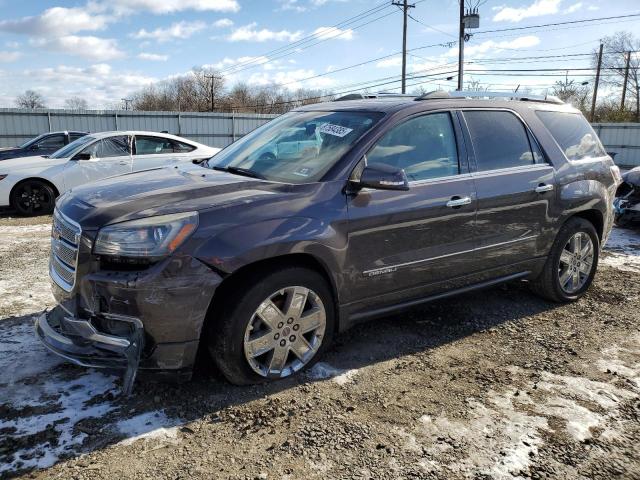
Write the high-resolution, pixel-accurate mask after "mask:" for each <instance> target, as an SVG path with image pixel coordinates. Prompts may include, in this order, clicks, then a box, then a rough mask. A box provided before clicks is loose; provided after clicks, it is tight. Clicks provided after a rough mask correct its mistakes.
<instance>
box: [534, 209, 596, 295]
mask: <svg viewBox="0 0 640 480" xmlns="http://www.w3.org/2000/svg"><path fill="white" fill-rule="evenodd" d="M599 252H600V239H599V237H598V234H597V232H596V229H595V227H594V226H593V224H592V223H591V222H589V221H587V220H585V219H583V218H578V217H574V218H571V219H569V220H568V221H567V223H565V224H564V225H563V226H562V228H561V229H560V231H559V232H558V235H557V237H556V240H555V242H554V243H553V247H552V248H551V252H550V253H549V257H548V258H547V261H546V263H545V266H544V269H543V271H542V273H541V274H540V276H539V277H538V278H537V279H535V280H534V281H533V282H532V288H533V290H534V291H535V292H536V293H538V294H539V295H540V296H542V297H544V298H547V299H549V300H552V301H554V302H560V303H563V302H572V301H575V300H578V299H579V298H580V297H582V296H583V295H584V294H585V293H586V291H587V290H588V289H589V286H590V285H591V283H592V282H593V278H594V277H595V273H596V269H597V266H598V255H599Z"/></svg>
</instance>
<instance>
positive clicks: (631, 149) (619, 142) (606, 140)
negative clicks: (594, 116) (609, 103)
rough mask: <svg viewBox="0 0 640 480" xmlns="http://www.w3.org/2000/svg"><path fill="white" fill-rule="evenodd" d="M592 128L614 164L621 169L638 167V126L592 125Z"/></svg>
mask: <svg viewBox="0 0 640 480" xmlns="http://www.w3.org/2000/svg"><path fill="white" fill-rule="evenodd" d="M593 128H594V130H595V131H596V133H597V134H598V136H599V137H600V140H601V141H602V143H603V144H604V147H605V149H606V150H607V152H609V153H616V154H617V155H616V156H615V162H616V164H617V165H620V166H623V167H637V166H640V124H638V123H594V124H593Z"/></svg>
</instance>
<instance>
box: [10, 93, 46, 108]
mask: <svg viewBox="0 0 640 480" xmlns="http://www.w3.org/2000/svg"><path fill="white" fill-rule="evenodd" d="M16 105H17V106H18V107H20V108H46V105H45V104H44V97H43V96H42V95H40V94H39V93H38V92H36V91H34V90H26V91H25V92H24V93H23V94H21V95H18V97H17V98H16Z"/></svg>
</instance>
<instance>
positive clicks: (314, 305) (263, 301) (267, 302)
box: [208, 267, 335, 385]
mask: <svg viewBox="0 0 640 480" xmlns="http://www.w3.org/2000/svg"><path fill="white" fill-rule="evenodd" d="M251 282H252V285H251V286H249V288H248V289H246V290H242V291H237V292H236V293H234V294H232V295H231V297H230V298H226V299H225V302H224V303H225V307H223V309H222V311H221V312H218V315H217V318H216V321H215V322H214V323H213V324H212V325H211V327H210V328H209V331H208V347H209V352H210V353H211V355H212V357H213V359H214V361H215V363H216V365H217V366H218V368H219V369H220V371H221V372H222V374H223V375H224V376H225V377H226V378H227V380H229V381H230V382H231V383H234V384H236V385H247V384H252V383H259V382H263V381H267V380H275V379H279V378H285V377H289V376H291V375H293V374H295V373H296V372H298V371H300V370H302V369H303V368H306V367H309V366H310V365H312V364H313V363H314V362H315V361H316V360H317V359H318V357H319V356H320V355H321V353H322V351H324V350H325V349H326V348H327V346H328V345H329V343H330V342H331V339H332V337H333V330H334V325H335V314H334V304H333V296H332V294H331V291H330V290H329V288H328V286H327V282H326V281H325V280H324V278H323V277H322V276H321V275H320V274H318V273H317V272H315V271H313V270H310V269H306V268H299V267H290V268H283V269H280V270H276V271H273V272H269V273H265V274H262V275H258V276H252V277H251Z"/></svg>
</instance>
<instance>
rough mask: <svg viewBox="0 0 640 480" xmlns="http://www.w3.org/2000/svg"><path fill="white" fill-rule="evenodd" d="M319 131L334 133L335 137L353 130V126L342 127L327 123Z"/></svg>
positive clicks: (342, 135)
mask: <svg viewBox="0 0 640 480" xmlns="http://www.w3.org/2000/svg"><path fill="white" fill-rule="evenodd" d="M318 131H319V132H320V133H327V134H329V135H333V136H334V137H340V138H342V137H344V136H345V135H347V134H349V133H351V132H353V128H347V127H341V126H340V125H334V124H332V123H325V124H324V125H322V126H321V127H320V128H319V129H318Z"/></svg>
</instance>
